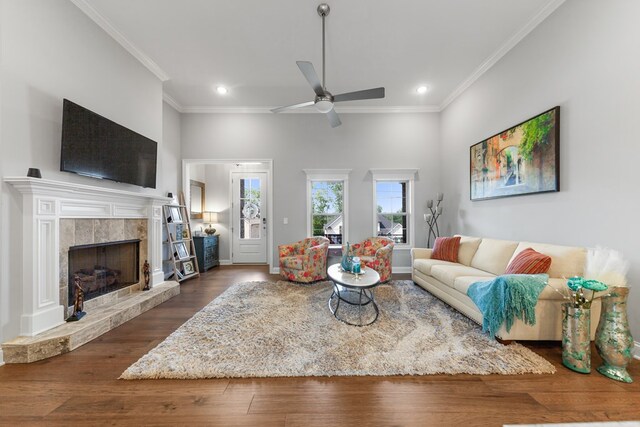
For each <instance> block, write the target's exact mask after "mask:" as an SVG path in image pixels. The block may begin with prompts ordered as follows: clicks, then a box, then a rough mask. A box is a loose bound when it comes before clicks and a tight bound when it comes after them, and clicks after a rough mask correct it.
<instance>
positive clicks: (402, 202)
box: [376, 181, 409, 243]
mask: <svg viewBox="0 0 640 427" xmlns="http://www.w3.org/2000/svg"><path fill="white" fill-rule="evenodd" d="M408 186H409V183H408V182H406V181H376V213H377V215H376V223H377V225H376V235H377V236H384V237H389V238H391V239H393V241H394V242H395V243H409V238H408V232H409V222H408V219H409V210H408V207H407V187H408Z"/></svg>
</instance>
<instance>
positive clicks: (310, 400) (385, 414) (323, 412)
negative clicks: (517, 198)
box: [0, 266, 640, 427]
mask: <svg viewBox="0 0 640 427" xmlns="http://www.w3.org/2000/svg"><path fill="white" fill-rule="evenodd" d="M394 278H398V279H408V278H410V277H409V275H397V276H396V275H394ZM272 279H277V276H271V275H269V274H268V270H267V268H266V267H261V266H247V267H238V266H224V267H219V268H215V269H213V270H210V271H209V272H207V273H205V274H203V275H202V276H201V277H200V278H199V279H193V280H189V281H186V282H184V283H183V284H182V286H181V294H180V295H179V296H177V297H175V298H173V299H171V300H169V301H167V302H165V303H164V304H162V305H160V306H158V307H156V308H154V309H152V310H150V311H148V312H146V313H144V314H142V315H141V316H139V317H136V318H135V319H133V320H131V321H129V322H127V323H125V324H124V325H122V326H120V327H118V328H117V329H114V330H112V331H110V332H108V333H107V334H104V335H102V336H101V337H99V338H98V339H96V340H94V341H92V342H90V343H88V344H86V345H84V346H82V347H81V348H79V349H77V350H75V351H73V352H71V353H67V354H64V355H61V356H58V357H54V358H51V359H48V360H44V361H41V362H36V363H32V364H25V365H5V366H2V367H0V425H2V426H15V425H35V424H46V425H65V426H67V425H172V426H173V425H219V426H236V425H250V426H305V427H313V426H345V425H348V426H370V425H376V426H377V425H380V426H425V425H437V426H440V425H465V426H476V425H478V426H491V425H502V424H505V423H510V424H517V423H551V422H576V421H603V420H634V419H635V420H640V362H639V361H638V360H634V361H633V362H632V364H631V367H630V372H631V374H632V376H634V378H635V379H636V382H635V383H633V384H623V383H618V382H615V381H612V380H609V379H607V378H605V377H603V376H602V375H600V374H598V373H597V372H595V371H594V372H593V373H591V374H590V375H582V374H577V373H574V372H572V371H569V370H567V369H566V368H564V367H562V365H561V363H560V360H561V352H560V345H559V343H533V344H527V346H528V347H530V348H531V349H532V350H534V351H535V352H537V353H539V354H540V355H542V356H543V357H545V358H547V359H548V360H550V361H551V362H552V363H554V365H555V366H556V367H557V369H558V372H557V373H556V374H555V375H521V376H500V375H489V376H472V375H456V376H449V375H435V376H423V377H347V378H324V377H322V378H320V377H316V378H264V379H213V380H144V381H123V380H118V379H117V378H118V376H119V375H120V374H121V373H122V372H123V371H124V370H125V369H126V368H127V367H128V366H129V365H130V364H132V363H133V362H135V361H136V360H137V359H138V358H139V357H140V356H142V355H143V354H145V353H146V352H147V351H149V350H150V349H151V348H153V347H154V346H156V345H157V344H158V343H160V342H161V341H162V340H163V339H164V338H166V337H167V336H168V335H169V334H170V333H171V332H173V331H174V330H175V329H176V328H178V327H179V326H180V325H181V324H182V323H183V322H185V321H186V320H187V319H189V318H190V317H191V316H192V315H193V314H194V313H195V312H196V311H198V310H200V309H201V308H202V307H204V306H205V305H206V304H207V303H209V302H210V301H211V300H212V299H213V298H215V297H216V296H218V295H219V294H220V293H222V292H223V291H224V290H225V289H226V288H227V287H228V286H229V285H231V284H233V283H236V282H240V281H248V280H272ZM594 354H595V350H594ZM596 359H597V355H594V364H596V366H597V363H598V361H597V360H596Z"/></svg>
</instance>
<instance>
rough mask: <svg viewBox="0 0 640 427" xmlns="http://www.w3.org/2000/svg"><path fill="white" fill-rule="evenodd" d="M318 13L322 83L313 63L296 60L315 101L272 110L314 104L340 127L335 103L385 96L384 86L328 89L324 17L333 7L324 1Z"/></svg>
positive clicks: (330, 121)
mask: <svg viewBox="0 0 640 427" xmlns="http://www.w3.org/2000/svg"><path fill="white" fill-rule="evenodd" d="M317 11H318V15H320V17H321V18H322V83H320V79H319V78H318V74H317V73H316V70H315V68H314V67H313V64H312V63H311V62H308V61H296V64H297V65H298V68H299V69H300V71H301V72H302V74H303V75H304V77H305V78H306V79H307V82H309V85H311V88H312V89H313V91H314V92H315V94H316V96H315V99H314V100H313V101H308V102H302V103H299V104H293V105H287V106H284V107H278V108H274V109H273V110H271V111H272V112H273V113H281V112H283V111H287V110H293V109H296V108H302V107H308V106H311V105H314V106H315V107H316V110H318V111H319V112H320V113H324V114H326V115H327V118H328V119H329V124H330V125H331V127H334V128H335V127H338V126H340V125H341V124H342V122H341V121H340V118H339V117H338V114H337V113H336V111H335V110H334V108H333V107H334V103H336V102H344V101H357V100H363V99H379V98H384V87H378V88H375V89H366V90H359V91H356V92H347V93H341V94H339V95H335V96H334V95H332V94H331V92H329V91H328V90H327V86H326V84H325V76H326V73H325V41H324V39H325V37H324V34H325V30H324V19H325V18H326V17H327V15H329V12H330V11H331V8H330V7H329V5H328V4H326V3H322V4H320V5H319V6H318V9H317Z"/></svg>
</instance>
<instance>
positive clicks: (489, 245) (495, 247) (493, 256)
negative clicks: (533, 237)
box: [467, 239, 526, 276]
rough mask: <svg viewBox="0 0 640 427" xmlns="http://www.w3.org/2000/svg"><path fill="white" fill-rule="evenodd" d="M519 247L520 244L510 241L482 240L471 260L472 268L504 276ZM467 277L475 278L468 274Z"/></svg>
mask: <svg viewBox="0 0 640 427" xmlns="http://www.w3.org/2000/svg"><path fill="white" fill-rule="evenodd" d="M517 246H518V242H512V241H509V240H496V239H482V242H480V246H478V250H477V251H476V254H475V255H474V256H473V259H472V260H471V267H474V268H478V269H480V270H484V271H488V272H490V273H493V274H496V275H497V274H502V273H504V270H505V269H506V268H507V265H508V264H509V261H510V260H511V256H512V255H513V252H514V251H515V250H516V247H517ZM525 248H526V247H525ZM525 248H523V249H525ZM467 276H473V274H467Z"/></svg>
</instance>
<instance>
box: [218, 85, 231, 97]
mask: <svg viewBox="0 0 640 427" xmlns="http://www.w3.org/2000/svg"><path fill="white" fill-rule="evenodd" d="M216 92H218V93H219V94H220V95H226V94H227V93H228V92H229V89H227V88H226V87H224V86H218V87H217V88H216Z"/></svg>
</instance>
